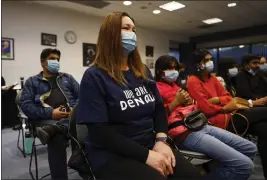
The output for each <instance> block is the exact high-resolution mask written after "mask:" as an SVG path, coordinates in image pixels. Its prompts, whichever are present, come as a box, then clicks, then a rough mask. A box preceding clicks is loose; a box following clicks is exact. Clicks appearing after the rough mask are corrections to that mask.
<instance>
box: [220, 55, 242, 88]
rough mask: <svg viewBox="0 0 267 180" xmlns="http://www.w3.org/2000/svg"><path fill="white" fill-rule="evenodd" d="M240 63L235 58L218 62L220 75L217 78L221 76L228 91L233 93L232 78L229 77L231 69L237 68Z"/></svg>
mask: <svg viewBox="0 0 267 180" xmlns="http://www.w3.org/2000/svg"><path fill="white" fill-rule="evenodd" d="M237 65H238V63H237V61H236V59H234V58H233V57H223V58H220V59H219V61H218V73H217V76H221V77H222V78H223V79H224V81H225V84H226V89H227V90H228V91H229V92H231V88H232V87H233V86H234V84H233V81H232V78H231V77H229V75H228V74H229V71H228V70H229V69H231V68H233V67H235V66H237Z"/></svg>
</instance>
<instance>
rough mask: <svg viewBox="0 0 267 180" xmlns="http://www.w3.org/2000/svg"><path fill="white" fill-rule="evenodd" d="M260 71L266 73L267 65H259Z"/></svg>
mask: <svg viewBox="0 0 267 180" xmlns="http://www.w3.org/2000/svg"><path fill="white" fill-rule="evenodd" d="M260 70H261V71H265V72H267V63H265V64H261V65H260Z"/></svg>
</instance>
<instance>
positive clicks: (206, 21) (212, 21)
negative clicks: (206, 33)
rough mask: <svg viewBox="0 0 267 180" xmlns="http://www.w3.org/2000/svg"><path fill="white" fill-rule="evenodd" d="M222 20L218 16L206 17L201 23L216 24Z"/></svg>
mask: <svg viewBox="0 0 267 180" xmlns="http://www.w3.org/2000/svg"><path fill="white" fill-rule="evenodd" d="M222 21H223V20H221V19H219V18H212V19H206V20H203V21H202V22H203V23H206V24H216V23H220V22H222Z"/></svg>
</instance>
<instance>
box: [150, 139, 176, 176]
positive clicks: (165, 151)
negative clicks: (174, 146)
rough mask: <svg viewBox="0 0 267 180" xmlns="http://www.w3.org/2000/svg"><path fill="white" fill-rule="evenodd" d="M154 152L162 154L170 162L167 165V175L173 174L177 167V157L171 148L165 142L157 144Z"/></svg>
mask: <svg viewBox="0 0 267 180" xmlns="http://www.w3.org/2000/svg"><path fill="white" fill-rule="evenodd" d="M153 151H155V152H158V153H160V154H162V155H163V156H164V157H165V158H166V159H167V161H168V164H167V173H168V175H169V174H173V168H174V167H175V164H176V162H175V156H174V154H173V152H172V150H171V148H170V147H169V146H168V145H167V144H165V143H164V142H160V141H159V142H157V143H156V144H155V146H154V147H153Z"/></svg>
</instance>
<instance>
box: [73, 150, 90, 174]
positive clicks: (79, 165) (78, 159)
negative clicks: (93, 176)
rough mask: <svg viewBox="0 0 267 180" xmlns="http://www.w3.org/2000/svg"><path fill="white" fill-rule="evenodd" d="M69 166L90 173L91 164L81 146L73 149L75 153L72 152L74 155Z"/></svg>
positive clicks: (80, 171)
mask: <svg viewBox="0 0 267 180" xmlns="http://www.w3.org/2000/svg"><path fill="white" fill-rule="evenodd" d="M68 167H70V168H71V169H74V170H76V171H78V172H79V173H86V174H88V173H89V172H91V171H90V169H89V166H88V164H87V162H86V160H85V157H84V155H83V153H82V151H81V150H80V149H79V148H76V149H75V150H74V151H73V153H72V155H71V157H70V159H69V161H68Z"/></svg>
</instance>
